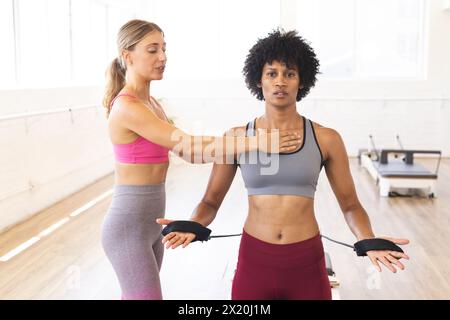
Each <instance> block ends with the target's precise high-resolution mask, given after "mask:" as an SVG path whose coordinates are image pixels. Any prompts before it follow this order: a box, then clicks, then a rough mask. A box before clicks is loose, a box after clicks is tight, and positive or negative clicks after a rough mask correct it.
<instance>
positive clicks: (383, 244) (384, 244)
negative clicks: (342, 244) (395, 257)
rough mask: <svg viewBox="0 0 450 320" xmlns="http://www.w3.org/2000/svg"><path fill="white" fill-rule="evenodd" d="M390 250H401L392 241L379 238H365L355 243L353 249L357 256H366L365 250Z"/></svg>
mask: <svg viewBox="0 0 450 320" xmlns="http://www.w3.org/2000/svg"><path fill="white" fill-rule="evenodd" d="M371 250H390V251H397V252H402V253H403V250H402V249H401V248H400V247H399V246H397V245H396V244H395V243H393V242H392V241H389V240H386V239H380V238H373V239H365V240H361V241H358V242H356V243H355V251H356V254H357V255H358V256H360V257H361V256H367V251H371Z"/></svg>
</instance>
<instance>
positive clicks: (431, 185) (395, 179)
mask: <svg viewBox="0 0 450 320" xmlns="http://www.w3.org/2000/svg"><path fill="white" fill-rule="evenodd" d="M396 138H397V142H398V144H399V146H400V148H399V149H377V148H376V146H375V142H374V139H373V136H372V135H369V139H370V145H371V147H370V148H369V149H360V150H359V152H358V162H359V165H360V166H362V167H363V168H365V169H366V170H367V171H368V172H369V174H370V175H371V176H372V178H373V179H374V180H375V181H376V183H377V185H378V187H379V191H380V196H382V197H389V196H412V195H421V196H426V197H428V198H434V197H435V196H436V182H437V178H438V171H439V165H440V162H441V156H442V153H441V151H439V150H415V149H404V148H403V145H402V143H401V141H400V137H399V136H398V135H397V136H396ZM415 155H421V156H425V157H427V158H430V157H431V158H434V159H436V160H437V164H436V167H435V170H434V171H430V170H428V169H427V168H425V167H424V166H423V165H422V164H420V163H417V161H415V160H416V159H415V158H414V156H415Z"/></svg>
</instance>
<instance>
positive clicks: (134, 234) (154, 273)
mask: <svg viewBox="0 0 450 320" xmlns="http://www.w3.org/2000/svg"><path fill="white" fill-rule="evenodd" d="M165 205H166V194H165V185H164V183H161V184H153V185H115V186H114V193H113V198H112V202H111V205H110V207H109V210H108V212H107V214H106V216H105V219H104V221H103V225H102V245H103V249H104V251H105V253H106V256H107V257H108V259H109V261H110V262H111V264H112V266H113V268H114V271H115V272H116V275H117V278H118V280H119V283H120V287H121V290H122V299H124V300H128V299H139V300H143V299H146V300H147V299H159V300H160V299H162V293H161V284H160V281H159V270H160V269H161V263H162V259H163V253H164V246H163V244H162V243H161V239H162V236H161V226H160V225H158V224H157V223H156V222H155V219H156V218H162V217H164V212H165Z"/></svg>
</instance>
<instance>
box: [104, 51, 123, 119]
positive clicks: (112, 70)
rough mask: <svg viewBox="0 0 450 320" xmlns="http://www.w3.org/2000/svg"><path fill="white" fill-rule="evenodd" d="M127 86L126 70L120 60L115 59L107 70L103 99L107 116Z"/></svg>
mask: <svg viewBox="0 0 450 320" xmlns="http://www.w3.org/2000/svg"><path fill="white" fill-rule="evenodd" d="M124 86H125V68H123V67H122V65H121V64H120V62H119V58H115V59H114V60H113V61H112V62H111V64H110V65H109V67H108V69H107V70H106V87H105V95H104V97H103V107H105V108H106V116H109V112H110V111H111V102H112V101H113V99H114V97H115V96H117V94H118V93H119V92H120V90H122V88H123V87H124Z"/></svg>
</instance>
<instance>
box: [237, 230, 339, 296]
mask: <svg viewBox="0 0 450 320" xmlns="http://www.w3.org/2000/svg"><path fill="white" fill-rule="evenodd" d="M231 298H232V299H233V300H275V299H288V300H303V299H307V300H331V287H330V282H329V280H328V275H327V270H326V267H325V254H324V251H323V245H322V240H321V238H320V234H318V235H317V236H315V237H313V238H311V239H307V240H304V241H300V242H297V243H290V244H273V243H268V242H264V241H261V240H259V239H257V238H255V237H252V236H251V235H249V234H248V233H246V232H245V231H243V233H242V239H241V244H240V247H239V257H238V263H237V270H236V274H235V275H234V280H233V288H232V291H231Z"/></svg>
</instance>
